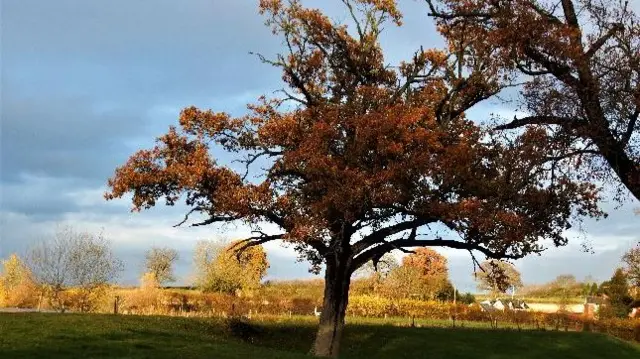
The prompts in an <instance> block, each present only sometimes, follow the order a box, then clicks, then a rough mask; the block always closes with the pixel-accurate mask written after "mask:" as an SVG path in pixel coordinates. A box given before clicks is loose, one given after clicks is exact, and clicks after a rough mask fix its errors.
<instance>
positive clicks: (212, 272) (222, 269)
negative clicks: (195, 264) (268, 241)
mask: <svg viewBox="0 0 640 359" xmlns="http://www.w3.org/2000/svg"><path fill="white" fill-rule="evenodd" d="M240 244H241V242H240V241H236V242H232V243H231V244H230V245H228V246H227V247H225V248H223V249H222V250H219V251H218V253H216V254H215V255H214V256H212V257H211V259H210V261H209V262H208V264H207V265H206V266H205V268H204V270H205V273H203V274H201V275H200V277H201V280H200V286H201V287H202V288H203V289H204V290H209V291H218V292H225V293H237V292H238V291H247V290H252V289H256V288H257V287H259V286H260V282H261V281H262V278H264V276H265V274H266V273H267V268H269V262H268V261H267V254H266V253H265V251H264V249H263V248H262V246H252V247H249V248H247V249H246V250H244V251H242V252H238V251H237V250H236V249H237V247H238V245H240Z"/></svg>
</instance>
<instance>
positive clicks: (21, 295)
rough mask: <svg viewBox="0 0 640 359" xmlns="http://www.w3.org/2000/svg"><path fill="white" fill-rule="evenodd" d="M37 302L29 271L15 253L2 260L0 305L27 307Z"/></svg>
mask: <svg viewBox="0 0 640 359" xmlns="http://www.w3.org/2000/svg"><path fill="white" fill-rule="evenodd" d="M36 302H37V290H36V286H35V284H34V283H33V280H32V278H31V273H30V271H29V269H28V268H27V266H26V265H25V264H24V263H23V262H22V260H21V259H20V257H18V255H16V254H15V253H14V254H12V255H11V256H9V259H6V260H3V261H2V272H1V274H0V306H1V307H29V306H33V305H34V304H35V303H36Z"/></svg>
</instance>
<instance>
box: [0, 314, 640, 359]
mask: <svg viewBox="0 0 640 359" xmlns="http://www.w3.org/2000/svg"><path fill="white" fill-rule="evenodd" d="M351 322H353V323H354V324H350V325H349V326H348V329H347V332H346V336H345V338H344V341H343V346H342V349H343V350H342V354H343V355H342V357H343V358H352V359H356V358H363V359H364V358H366V359H376V358H430V359H437V358H447V359H449V358H451V359H456V358H483V359H502V358H505V359H507V358H509V359H513V358H518V359H519V358H522V359H533V358H540V359H543V358H544V359H553V358H563V359H565V358H566V359H571V358H576V359H587V358H616V359H625V358H629V359H631V358H633V359H638V358H640V346H637V345H632V344H629V343H624V342H621V341H619V340H617V339H614V338H610V337H607V336H604V335H599V334H593V333H571V332H569V333H564V332H557V333H556V332H542V331H523V332H518V331H515V330H490V329H479V328H475V329H448V328H403V327H396V326H390V325H382V324H380V323H378V324H375V322H373V321H355V320H354V321H351ZM355 323H357V324H355ZM255 329H256V333H255V334H253V335H252V338H251V339H249V340H250V341H249V342H248V341H243V340H242V339H240V338H238V337H236V336H234V335H233V334H231V332H230V331H229V330H227V329H226V327H225V325H224V324H223V322H221V321H214V320H204V319H194V318H176V317H142V316H111V315H81V314H64V315H57V314H38V313H29V314H0V358H3V359H4V358H24V359H29V358H42V357H46V358H216V359H217V358H265V359H269V358H283V359H287V358H304V357H306V355H305V353H306V352H307V351H308V349H309V348H310V345H311V341H312V339H313V335H314V325H313V322H312V320H311V319H296V320H282V321H279V322H262V323H260V324H256V325H255Z"/></svg>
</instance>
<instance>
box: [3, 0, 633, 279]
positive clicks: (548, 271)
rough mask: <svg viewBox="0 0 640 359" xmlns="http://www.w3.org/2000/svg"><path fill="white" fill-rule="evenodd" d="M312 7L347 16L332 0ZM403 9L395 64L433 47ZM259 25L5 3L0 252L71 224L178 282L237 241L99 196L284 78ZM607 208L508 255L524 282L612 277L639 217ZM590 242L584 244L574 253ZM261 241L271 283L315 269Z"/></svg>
mask: <svg viewBox="0 0 640 359" xmlns="http://www.w3.org/2000/svg"><path fill="white" fill-rule="evenodd" d="M307 3H310V5H318V4H321V5H322V6H323V8H324V9H326V10H327V12H328V13H329V14H330V15H331V16H332V17H333V18H334V19H336V20H338V21H345V20H346V19H347V17H346V15H345V14H344V12H343V11H341V9H340V7H339V6H335V5H334V4H338V3H339V2H338V1H332V2H328V1H319V0H315V1H307ZM632 3H633V5H634V6H636V8H640V4H638V3H640V2H638V3H637V2H635V1H633V2H632ZM400 9H401V10H402V11H403V12H404V14H405V17H404V22H405V25H404V26H403V27H402V28H400V29H397V28H393V27H392V26H391V25H389V26H388V28H387V29H385V32H384V34H383V38H382V44H383V47H384V48H385V51H386V54H387V60H388V61H389V62H390V63H397V62H398V61H399V60H402V59H406V58H408V57H410V56H411V55H412V54H413V52H415V51H416V50H417V49H419V47H420V46H421V45H422V46H424V47H425V48H429V47H434V46H440V45H441V44H442V41H441V39H440V38H439V36H438V35H437V33H435V28H434V26H433V24H432V22H431V21H430V19H429V17H428V16H427V9H426V7H425V6H424V4H423V2H422V1H415V0H406V1H400ZM263 20H264V19H263V18H261V17H260V16H259V15H258V13H257V1H249V0H242V1H238V0H183V1H175V0H136V1H129V0H110V1H106V0H102V1H86V0H56V1H49V0H40V1H38V0H2V1H0V36H1V37H0V40H1V41H0V50H1V51H0V71H1V72H0V258H3V257H7V256H8V255H9V254H11V253H14V252H16V253H19V254H24V253H26V251H27V250H28V248H29V247H31V246H33V245H35V244H37V243H39V242H41V241H46V240H48V239H50V238H51V237H52V235H53V233H54V232H55V230H56V228H58V227H60V226H64V225H72V226H74V227H75V228H76V229H78V230H86V231H94V232H103V233H104V234H105V235H106V236H107V237H108V238H110V239H111V241H112V243H113V247H114V250H115V251H116V253H117V254H118V256H119V257H120V258H121V259H122V260H123V261H124V262H125V265H126V267H125V271H124V273H123V274H122V276H121V279H120V281H121V283H124V284H133V283H136V281H137V278H139V277H140V275H141V273H142V271H143V258H144V252H145V251H146V250H147V249H149V248H150V247H151V246H168V247H171V248H175V249H176V250H177V251H178V252H179V254H180V259H179V261H178V263H177V265H176V272H177V274H178V276H179V277H180V282H181V283H187V282H188V281H189V278H190V277H191V273H192V263H191V258H192V252H193V247H194V245H195V243H196V242H197V241H198V240H203V239H207V240H230V239H237V238H241V237H242V236H246V235H247V234H248V233H249V232H248V229H247V228H244V227H234V226H225V227H199V228H189V227H179V228H174V227H173V225H174V224H176V223H178V222H179V221H180V220H181V219H182V216H183V215H184V213H185V208H184V207H181V206H176V207H173V208H170V207H164V206H159V207H158V208H155V209H152V210H149V211H145V212H142V213H131V212H130V202H128V201H127V200H126V199H123V200H118V201H110V202H106V201H105V200H104V198H103V194H104V192H105V190H106V181H107V179H108V178H109V177H110V176H111V175H112V174H113V171H114V169H115V168H116V167H117V166H119V165H121V164H123V163H124V162H125V161H126V159H127V158H128V157H129V156H130V155H131V154H132V153H134V152H135V151H136V150H138V149H140V148H148V147H150V146H152V145H153V141H154V139H155V138H156V137H157V136H159V135H162V134H163V133H165V132H166V130H167V128H168V126H169V125H172V124H176V123H177V118H178V114H179V112H180V110H181V109H182V108H184V107H186V106H190V105H196V106H199V107H204V108H212V109H214V110H216V111H226V112H230V113H231V114H234V115H241V114H243V113H244V111H245V108H246V107H245V105H246V104H247V103H250V102H252V101H254V100H255V99H256V98H257V97H258V96H260V95H261V94H267V95H270V94H272V93H273V92H274V91H276V90H278V89H280V88H281V87H282V83H281V79H280V73H279V72H278V71H277V70H276V69H274V68H271V67H269V66H268V65H265V64H262V63H261V62H260V61H259V60H258V59H257V57H256V56H255V55H251V54H250V52H254V53H261V54H264V55H266V56H267V57H268V56H270V55H273V54H276V53H277V52H278V51H280V49H281V48H282V44H281V42H280V40H279V39H278V38H276V37H274V36H273V35H272V34H271V32H270V31H269V30H268V29H267V28H266V27H265V26H264V25H263ZM501 106H502V105H501V104H500V103H499V102H497V101H496V100H492V101H487V102H485V103H483V104H481V105H480V106H478V107H476V108H475V109H474V110H473V111H471V113H470V116H471V117H472V118H474V119H476V118H477V119H479V120H481V119H483V118H486V117H488V116H490V114H491V113H502V114H504V113H508V111H509V110H508V109H505V108H503V107H501ZM216 155H218V154H216ZM221 158H222V160H225V159H226V160H228V158H225V157H224V155H221ZM603 206H604V208H605V209H606V210H607V211H608V212H609V214H610V216H609V218H608V219H606V220H601V221H599V222H595V221H590V220H587V221H585V223H584V224H583V226H582V230H581V231H574V232H570V233H569V236H570V237H572V240H571V241H570V244H569V245H568V246H566V247H563V248H560V249H549V250H548V251H547V252H545V253H544V254H543V255H542V256H540V257H539V256H534V257H528V258H525V259H522V260H519V261H516V266H517V267H518V269H519V270H520V271H521V272H522V276H523V280H524V281H525V282H528V283H541V282H545V281H549V280H552V279H553V278H555V277H556V276H557V275H559V274H574V275H576V277H577V278H578V279H581V278H584V277H585V276H588V275H590V276H593V277H594V278H596V279H597V280H604V279H606V278H607V277H610V276H611V274H612V272H613V270H614V268H615V267H616V266H618V265H619V262H620V257H621V255H622V253H623V252H624V251H626V250H627V249H628V248H630V247H632V246H633V245H635V243H637V242H638V241H640V217H638V216H634V214H633V209H634V208H638V207H640V204H639V203H638V202H637V201H636V200H635V199H629V200H628V201H626V202H625V203H624V204H623V205H622V206H621V207H620V206H618V205H617V204H616V203H615V202H612V201H608V202H607V203H604V204H603ZM585 243H586V244H588V245H589V247H590V248H591V249H592V251H590V252H585V251H583V250H582V248H583V244H585ZM266 249H267V252H268V256H269V261H270V263H271V267H270V268H269V270H268V273H267V277H268V278H270V279H293V278H309V277H313V275H311V274H310V273H309V272H308V264H307V263H305V262H296V254H295V252H294V251H293V250H292V249H291V248H287V247H286V246H283V245H281V244H280V243H269V244H267V246H266ZM438 250H439V251H440V252H441V253H442V254H444V255H445V256H446V257H447V258H448V260H449V266H450V273H451V278H452V280H453V282H454V284H455V285H456V286H458V287H459V288H460V289H462V290H471V291H473V290H474V289H475V285H474V282H473V276H472V270H473V267H472V263H471V260H470V258H469V256H468V254H467V253H466V252H459V251H455V250H446V249H438Z"/></svg>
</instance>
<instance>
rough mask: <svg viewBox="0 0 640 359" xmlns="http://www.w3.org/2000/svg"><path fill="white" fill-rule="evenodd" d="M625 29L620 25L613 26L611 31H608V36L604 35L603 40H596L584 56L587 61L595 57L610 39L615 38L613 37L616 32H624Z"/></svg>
mask: <svg viewBox="0 0 640 359" xmlns="http://www.w3.org/2000/svg"><path fill="white" fill-rule="evenodd" d="M622 29H623V27H622V25H620V24H616V25H615V26H613V27H612V28H611V29H609V31H607V33H606V34H604V35H603V36H602V37H601V38H599V39H598V40H596V41H595V42H594V43H593V45H591V47H590V48H589V50H587V52H586V53H585V54H584V56H585V57H586V58H587V59H590V58H592V57H593V55H595V54H596V52H598V51H599V50H600V49H601V48H602V46H604V44H606V43H607V41H609V39H610V38H612V37H613V35H615V34H616V32H618V31H620V30H622Z"/></svg>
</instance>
